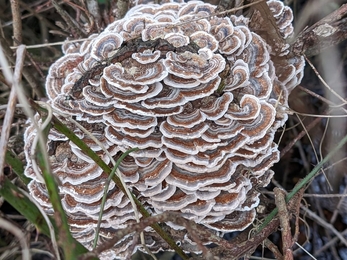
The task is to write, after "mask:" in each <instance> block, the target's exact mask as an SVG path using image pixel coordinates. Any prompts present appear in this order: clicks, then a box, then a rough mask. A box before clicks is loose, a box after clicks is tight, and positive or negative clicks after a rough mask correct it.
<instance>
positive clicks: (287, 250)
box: [274, 188, 293, 260]
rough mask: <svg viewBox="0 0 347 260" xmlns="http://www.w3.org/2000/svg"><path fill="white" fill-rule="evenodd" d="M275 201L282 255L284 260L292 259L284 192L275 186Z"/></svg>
mask: <svg viewBox="0 0 347 260" xmlns="http://www.w3.org/2000/svg"><path fill="white" fill-rule="evenodd" d="M274 193H275V203H276V206H277V207H278V216H279V219H280V223H281V227H282V229H281V234H282V244H283V255H284V260H293V251H292V246H293V238H292V234H291V228H290V225H289V224H290V215H289V213H288V209H287V205H286V199H285V197H286V192H285V191H284V190H282V189H279V188H275V189H274Z"/></svg>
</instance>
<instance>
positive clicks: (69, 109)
mask: <svg viewBox="0 0 347 260" xmlns="http://www.w3.org/2000/svg"><path fill="white" fill-rule="evenodd" d="M267 4H268V6H269V7H270V10H271V12H273V15H274V19H275V21H276V24H277V27H278V31H279V32H280V34H281V37H282V38H283V42H285V39H286V38H288V37H290V36H291V35H292V33H293V27H292V25H291V22H292V18H293V15H292V13H291V10H290V9H289V8H288V7H285V6H284V5H283V3H282V2H280V1H275V0H270V1H267ZM215 8H216V6H213V5H210V4H206V3H203V2H199V1H192V2H188V3H173V2H172V3H166V4H162V5H156V4H146V5H138V6H136V7H134V8H132V9H131V10H129V12H128V13H127V15H126V16H125V17H124V18H123V19H121V20H118V21H115V22H113V23H111V24H110V25H108V26H107V27H106V29H105V30H104V31H103V32H102V33H100V34H93V35H91V36H90V37H89V38H88V39H87V40H86V41H84V42H83V43H82V44H76V43H74V44H66V45H65V46H64V48H63V50H64V54H65V55H64V56H63V57H61V58H60V59H59V60H57V61H56V62H55V63H54V64H53V65H52V66H51V68H50V70H49V74H48V77H47V81H46V90H47V94H48V98H49V101H48V103H49V104H50V105H51V106H52V107H53V108H54V109H56V110H58V111H60V112H61V113H64V114H68V115H70V116H72V117H74V118H75V119H76V120H77V121H78V122H79V123H80V124H81V125H82V126H84V127H85V128H86V129H87V130H88V131H89V132H90V133H91V134H92V135H93V136H94V137H96V138H97V139H98V140H99V141H100V142H101V143H102V144H103V146H104V148H105V149H107V151H108V153H109V154H106V153H105V151H104V150H103V149H102V148H101V147H100V145H97V144H95V142H94V141H93V140H92V139H91V137H90V136H88V135H87V134H85V133H84V132H82V131H81V130H80V129H78V128H77V127H76V126H75V125H73V124H71V123H69V122H68V121H67V120H66V119H64V118H63V117H61V120H62V121H64V122H65V123H66V124H68V125H69V127H70V128H71V129H73V131H74V132H75V134H76V135H78V136H79V137H80V138H81V139H82V140H83V141H84V142H85V143H87V144H88V145H89V146H90V147H91V149H93V150H94V151H95V152H96V153H97V154H98V155H99V156H100V158H101V159H102V160H104V161H105V162H106V163H110V158H109V155H111V156H112V157H113V158H114V159H115V160H116V159H117V158H119V156H120V155H121V154H122V153H123V152H126V151H127V150H128V149H130V148H135V147H138V148H139V150H138V151H136V152H132V153H131V154H130V155H128V156H127V157H126V158H125V159H124V160H123V161H122V163H121V165H120V167H119V172H120V173H121V176H122V177H123V179H124V181H125V183H126V184H127V186H128V187H129V188H130V189H131V190H132V192H133V193H134V194H135V195H136V196H137V197H138V199H139V200H140V201H141V202H142V203H143V205H144V206H145V207H146V208H147V209H148V210H149V211H150V212H152V213H153V214H159V213H161V212H164V211H176V212H179V213H180V214H181V215H182V216H183V217H184V218H186V219H189V220H193V221H195V222H196V223H198V224H201V225H204V226H205V227H207V228H209V229H211V230H212V231H218V232H221V233H225V232H231V231H235V230H243V229H245V228H246V227H247V226H249V225H250V224H251V223H252V222H253V220H254V218H255V214H256V213H255V208H256V206H257V205H258V203H259V198H258V197H259V188H261V187H264V186H266V185H267V184H268V183H269V181H270V180H271V177H272V175H273V172H272V171H271V170H270V168H271V166H272V165H273V164H274V163H276V162H277V161H278V160H279V151H278V149H277V145H276V143H274V141H273V139H274V135H275V132H276V130H277V129H278V128H280V127H281V126H283V124H284V123H285V121H286V119H287V114H286V107H287V97H288V93H289V92H290V90H291V89H293V88H294V87H295V86H296V85H297V84H299V82H300V80H301V78H302V76H303V67H304V60H303V58H302V57H298V56H292V55H291V54H290V53H289V51H288V48H289V46H288V45H287V44H284V45H282V46H280V48H279V49H277V50H275V48H276V47H274V44H272V43H269V42H267V41H266V40H265V38H266V37H265V36H263V35H262V34H261V33H262V30H261V28H256V27H255V28H252V27H251V24H252V23H251V22H250V19H249V18H246V17H244V16H235V15H230V16H228V17H220V16H216V15H215ZM257 15H258V16H260V14H257V10H255V14H254V17H256V16H257ZM258 26H259V25H258ZM263 33H264V32H263ZM35 134H36V130H35V129H34V127H33V126H30V127H29V128H28V129H27V130H26V133H25V141H26V146H25V150H26V156H27V160H28V165H27V167H26V170H25V173H26V175H27V176H29V177H30V178H32V181H31V182H30V184H29V189H30V192H31V194H32V196H33V197H34V198H35V199H36V200H37V201H38V202H39V203H40V204H41V205H42V206H44V207H45V208H46V209H47V211H48V212H52V207H51V204H50V202H49V199H48V194H47V191H46V188H45V184H44V183H42V181H41V179H40V178H38V176H37V174H35V172H34V169H33V164H32V161H31V160H32V159H31V158H32V156H31V154H30V153H31V147H32V144H33V139H34V136H35ZM48 147H49V152H50V160H51V164H52V171H53V174H55V175H56V176H57V178H59V188H60V195H61V200H62V204H63V207H64V209H65V211H66V214H67V216H68V220H69V224H70V226H71V232H72V234H73V236H74V237H75V238H76V239H77V240H79V241H80V242H81V243H83V244H84V245H85V246H86V247H87V248H91V247H92V241H93V239H94V236H95V227H96V225H97V221H98V217H99V216H98V214H99V211H100V203H101V199H102V196H103V188H104V185H105V182H106V179H107V175H106V174H105V173H104V172H103V171H102V169H101V168H99V167H98V166H97V165H96V164H95V163H94V162H93V161H92V160H91V159H90V158H88V156H86V155H85V154H84V153H83V152H82V151H81V150H80V149H79V148H78V147H77V146H76V145H74V144H73V143H72V142H71V141H69V140H68V139H67V137H65V136H64V135H62V134H60V133H58V132H57V131H55V130H54V129H52V130H51V131H50V134H49V141H48ZM133 222H135V215H134V210H133V208H132V206H131V204H130V202H129V199H128V198H127V196H126V195H124V194H123V193H122V192H121V190H120V189H119V188H118V187H117V186H116V185H115V184H114V183H113V182H112V183H111V185H110V186H109V191H108V194H107V201H106V204H105V212H104V215H103V217H102V222H101V231H100V239H99V243H102V242H103V241H105V240H107V239H109V238H111V237H112V234H114V233H115V232H117V230H119V229H121V228H124V227H126V226H127V225H128V224H129V223H133ZM168 225H169V226H170V227H171V228H172V230H175V231H174V232H172V234H171V235H172V236H173V237H174V238H175V239H176V240H177V241H179V242H180V244H181V246H182V247H183V249H184V250H187V251H194V250H195V251H198V250H197V248H196V247H195V244H194V243H193V242H192V241H191V240H190V239H189V235H188V236H187V235H186V234H185V231H184V230H182V227H180V226H178V225H176V224H175V223H168ZM145 238H146V243H147V246H148V247H149V248H150V249H152V250H154V251H155V250H161V249H168V248H166V247H167V246H166V245H165V243H163V242H162V241H161V240H160V239H159V238H158V237H157V236H156V234H155V233H154V232H153V230H151V229H150V228H149V229H147V231H146V232H145ZM203 242H204V243H208V241H203ZM132 243H133V239H132V237H131V236H128V237H124V239H123V240H121V241H118V243H117V244H116V245H114V247H113V248H112V249H109V250H108V251H105V252H104V253H103V254H102V255H101V257H104V258H105V259H111V258H114V257H117V258H122V257H124V256H125V255H126V254H128V253H129V252H127V249H128V248H129V247H130V248H132V249H133V250H135V249H136V248H137V247H131V245H132ZM139 247H140V246H139ZM140 248H141V247H140ZM130 253H131V252H130Z"/></svg>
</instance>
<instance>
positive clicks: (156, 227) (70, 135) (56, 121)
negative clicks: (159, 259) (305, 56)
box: [31, 101, 188, 259]
mask: <svg viewBox="0 0 347 260" xmlns="http://www.w3.org/2000/svg"><path fill="white" fill-rule="evenodd" d="M31 105H32V107H33V108H34V109H35V110H36V111H37V112H39V113H40V112H41V113H46V110H45V109H43V108H42V107H40V106H38V105H37V104H36V103H35V102H33V101H32V102H31ZM51 123H52V126H53V127H54V128H55V129H56V130H57V131H59V132H60V133H62V134H64V135H65V136H66V137H68V138H69V140H70V141H72V142H73V143H74V144H75V145H77V146H78V147H79V148H80V149H81V150H82V151H83V152H84V153H85V154H86V155H88V156H89V157H90V158H91V159H92V160H93V161H94V162H95V163H96V164H97V165H99V167H100V168H101V169H102V170H103V171H104V172H105V173H106V174H108V175H110V174H111V172H112V169H111V168H110V167H109V166H108V165H107V164H106V163H105V162H104V161H103V160H102V159H101V158H100V157H99V156H98V155H97V154H96V153H95V152H94V151H93V150H91V149H90V148H89V147H88V146H87V145H86V144H85V143H84V142H83V141H82V140H81V139H79V138H78V137H77V136H76V135H75V134H74V132H72V131H71V130H70V129H69V128H68V127H66V125H64V124H63V123H62V122H61V121H60V120H59V119H58V118H56V117H55V116H53V117H52V122H51ZM112 180H113V181H114V182H115V183H116V185H117V186H118V187H119V188H120V189H121V190H122V191H123V192H124V194H126V191H125V188H124V187H123V185H122V183H121V181H120V179H119V178H118V177H117V176H116V175H115V176H113V178H112ZM132 196H133V199H134V201H135V203H136V206H137V207H138V210H139V212H140V213H141V214H142V216H143V217H145V218H146V217H149V216H150V214H149V213H148V212H147V210H146V209H145V208H144V207H143V205H142V204H141V202H140V201H139V200H138V199H137V198H136V197H135V196H134V195H133V194H132ZM151 227H152V228H153V229H154V230H155V231H156V232H157V233H158V234H159V235H160V236H161V237H162V238H163V239H164V240H165V241H166V242H167V243H168V244H169V245H170V247H171V248H172V249H173V250H175V252H176V253H177V254H178V255H179V256H180V257H181V258H182V259H188V256H187V255H186V254H185V253H184V252H183V250H182V249H181V248H180V247H179V246H178V245H177V244H176V243H175V241H174V240H173V239H172V238H171V237H170V236H169V235H168V234H167V233H166V232H165V231H164V230H163V229H162V228H161V227H160V226H159V224H153V225H152V226H151Z"/></svg>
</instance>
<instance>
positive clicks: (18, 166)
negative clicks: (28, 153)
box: [5, 150, 30, 184]
mask: <svg viewBox="0 0 347 260" xmlns="http://www.w3.org/2000/svg"><path fill="white" fill-rule="evenodd" d="M5 162H6V164H7V165H8V166H10V167H11V169H12V171H14V172H15V173H16V174H17V176H18V177H19V178H20V179H21V180H22V182H23V183H24V184H28V183H29V182H30V179H29V178H28V177H26V176H25V175H24V166H23V163H22V162H21V160H19V159H18V158H17V156H16V155H14V154H13V153H11V152H10V151H8V150H7V151H6V155H5Z"/></svg>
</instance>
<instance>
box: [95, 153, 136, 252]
mask: <svg viewBox="0 0 347 260" xmlns="http://www.w3.org/2000/svg"><path fill="white" fill-rule="evenodd" d="M137 150H138V148H133V149H130V150H128V151H126V152H125V153H123V154H122V155H121V157H119V159H118V160H117V163H116V165H115V166H114V167H113V169H112V172H111V174H110V175H109V176H108V178H107V181H106V185H105V188H104V196H103V197H102V201H101V207H100V214H99V219H98V225H97V227H96V232H95V233H96V234H95V238H94V243H93V248H94V249H95V248H96V245H97V243H98V238H99V232H100V225H101V218H102V214H103V212H104V207H105V203H106V199H107V191H108V187H109V186H110V182H111V180H112V178H113V176H115V174H116V171H117V169H118V167H119V165H120V163H121V162H122V161H123V159H124V158H125V157H126V156H127V155H128V154H129V153H131V152H134V151H137Z"/></svg>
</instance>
